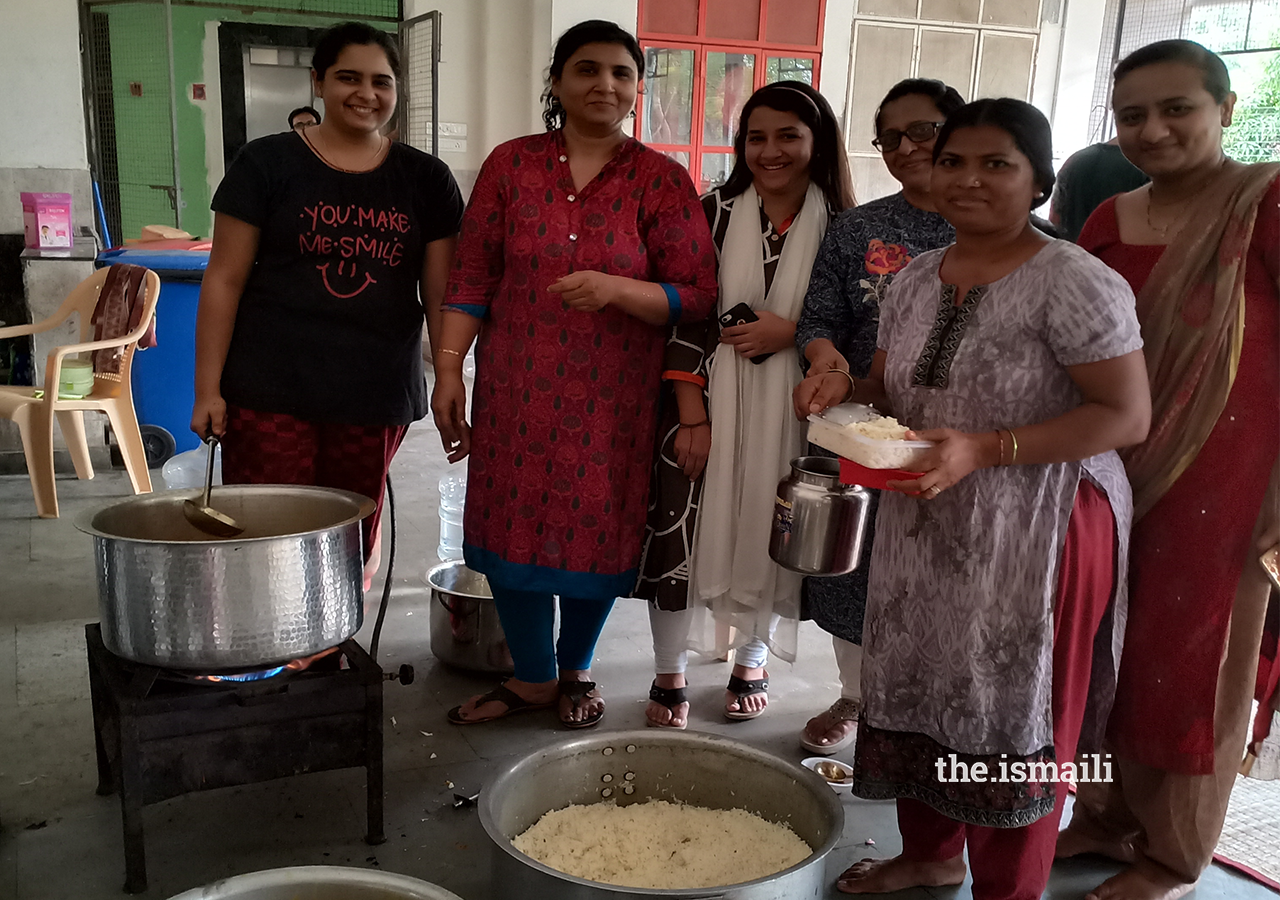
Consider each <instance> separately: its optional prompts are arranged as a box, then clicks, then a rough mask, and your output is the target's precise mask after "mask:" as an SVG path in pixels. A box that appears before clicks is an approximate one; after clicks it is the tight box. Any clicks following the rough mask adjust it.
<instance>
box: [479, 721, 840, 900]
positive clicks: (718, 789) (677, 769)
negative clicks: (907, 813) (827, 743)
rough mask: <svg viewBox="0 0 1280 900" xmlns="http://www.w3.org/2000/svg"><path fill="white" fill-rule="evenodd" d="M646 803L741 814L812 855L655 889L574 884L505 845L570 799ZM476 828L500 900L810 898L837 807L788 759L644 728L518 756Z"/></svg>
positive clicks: (484, 799) (816, 891)
mask: <svg viewBox="0 0 1280 900" xmlns="http://www.w3.org/2000/svg"><path fill="white" fill-rule="evenodd" d="M646 800H672V801H682V802H685V803H689V804H691V805H694V806H702V807H706V808H709V809H733V808H738V809H745V810H747V811H748V812H753V813H756V814H757V815H760V816H762V817H763V818H765V819H768V820H769V821H771V822H779V823H782V824H785V825H788V826H790V827H791V829H792V830H793V831H795V833H796V834H797V835H798V836H799V837H800V838H801V840H803V841H804V842H805V843H807V844H808V845H809V846H810V847H812V848H813V855H812V856H810V857H809V858H808V859H805V860H803V861H802V862H800V863H798V864H797V865H794V866H792V867H791V868H790V869H786V870H784V871H782V872H779V873H777V874H775V875H770V876H768V877H766V878H759V879H757V880H755V881H748V882H744V883H742V884H735V885H726V886H724V887H715V888H691V889H688V890H660V891H655V890H646V889H642V888H629V887H618V886H616V885H610V884H601V883H600V882H596V881H586V880H584V879H582V878H575V877H574V876H572V875H566V874H565V873H563V872H558V871H556V870H555V869H552V868H550V867H549V866H545V865H543V864H542V863H539V862H537V861H535V860H533V859H531V858H529V857H528V856H525V855H524V854H523V853H521V852H520V851H518V850H516V849H515V847H513V846H512V845H511V839H512V838H514V837H516V836H518V835H520V834H522V833H524V832H525V831H526V830H527V829H528V828H529V827H530V826H531V825H533V824H534V823H535V822H537V821H538V819H539V818H541V817H542V815H543V814H544V813H547V812H549V811H551V810H555V809H563V808H564V807H566V806H568V805H570V804H571V803H577V804H590V803H600V802H602V801H616V802H617V803H618V804H619V805H622V806H626V805H629V804H632V803H642V802H644V801H646ZM480 822H481V824H482V825H483V826H484V830H485V831H486V832H487V833H488V835H489V838H490V840H492V841H493V843H494V854H493V856H494V859H493V890H492V895H493V896H494V897H501V898H503V900H544V898H547V897H555V898H556V900H635V898H637V897H667V898H672V900H693V898H699V900H712V898H714V900H817V898H819V897H822V896H823V893H824V889H825V884H824V881H825V866H824V862H825V860H826V857H827V855H828V854H829V853H830V852H831V851H832V850H833V849H834V848H835V846H836V842H837V841H839V840H840V836H841V833H842V832H843V830H844V808H843V807H842V806H841V805H840V801H839V800H838V799H837V798H836V795H835V793H834V792H833V791H832V790H831V788H830V787H829V786H828V785H827V783H826V782H825V781H823V780H822V778H821V777H819V776H818V775H817V774H816V773H814V772H811V771H809V770H808V769H806V768H803V767H801V766H799V765H796V764H794V763H788V762H785V761H784V760H781V759H779V758H777V757H776V756H771V755H770V754H768V753H765V752H763V751H761V750H756V749H755V748H753V747H748V746H746V745H745V744H740V743H738V742H736V741H731V740H728V739H727V738H722V737H717V736H714V735H709V734H698V733H694V732H685V731H666V730H654V729H645V730H643V731H630V732H615V733H612V734H608V733H606V734H596V735H592V736H590V737H582V738H574V739H570V740H567V741H564V742H562V743H559V744H555V745H553V746H551V747H547V748H545V749H543V750H538V751H537V752H535V753H532V754H530V755H529V756H526V757H525V758H524V759H522V760H520V761H518V762H516V763H515V765H513V766H512V767H511V768H509V769H507V770H506V771H505V772H503V773H502V774H501V775H499V776H498V777H497V778H496V779H494V781H493V782H491V783H490V784H489V785H487V786H486V787H485V789H484V791H483V793H482V794H481V797H480Z"/></svg>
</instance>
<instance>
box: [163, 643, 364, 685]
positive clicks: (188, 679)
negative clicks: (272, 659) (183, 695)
mask: <svg viewBox="0 0 1280 900" xmlns="http://www.w3.org/2000/svg"><path fill="white" fill-rule="evenodd" d="M338 649H339V648H338V647H330V648H329V649H328V650H321V651H320V652H319V653H316V654H313V655H312V656H304V657H302V658H301V659H291V660H289V661H288V662H287V663H281V664H279V665H274V666H267V667H265V668H261V669H238V670H235V671H228V672H183V671H179V670H176V669H165V670H163V671H162V673H161V674H162V676H163V677H164V678H165V679H167V680H169V681H180V682H184V683H187V684H247V683H250V682H255V681H267V680H269V679H271V678H276V677H277V676H280V675H285V674H288V673H292V672H304V671H306V670H308V669H311V668H312V667H315V669H316V670H324V671H334V670H337V669H339V668H341V667H342V655H341V654H340V653H338ZM321 660H325V662H324V663H323V664H321V662H320V661H321Z"/></svg>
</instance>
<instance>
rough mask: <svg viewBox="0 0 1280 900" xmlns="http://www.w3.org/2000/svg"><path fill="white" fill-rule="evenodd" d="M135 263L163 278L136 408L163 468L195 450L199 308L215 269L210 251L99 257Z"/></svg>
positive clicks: (136, 361) (138, 366)
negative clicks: (208, 270)
mask: <svg viewBox="0 0 1280 900" xmlns="http://www.w3.org/2000/svg"><path fill="white" fill-rule="evenodd" d="M113 263H132V264H133V265H135V266H146V267H147V268H148V269H151V270H152V271H153V272H155V273H156V274H157V275H159V276H160V299H159V301H158V303H157V305H156V345H155V346H154V347H152V348H150V349H149V350H143V351H140V352H139V353H136V354H135V355H134V357H133V405H134V408H135V409H136V410H137V413H138V423H139V424H140V425H141V426H142V431H143V441H144V443H145V444H146V446H147V463H148V465H151V466H158V465H161V464H162V463H164V461H165V460H166V459H168V458H169V457H170V456H172V455H173V454H174V453H181V452H183V451H185V450H194V449H195V448H196V447H198V446H200V439H199V438H197V437H196V436H195V434H193V433H192V431H191V407H192V406H193V405H194V404H195V400H196V387H195V379H196V305H197V302H198V301H199V299H200V282H201V281H202V280H203V278H204V270H205V267H206V266H207V265H208V264H209V254H208V252H207V251H199V250H145V249H132V248H124V249H120V250H107V251H104V252H103V253H100V254H98V265H99V266H109V265H111V264H113Z"/></svg>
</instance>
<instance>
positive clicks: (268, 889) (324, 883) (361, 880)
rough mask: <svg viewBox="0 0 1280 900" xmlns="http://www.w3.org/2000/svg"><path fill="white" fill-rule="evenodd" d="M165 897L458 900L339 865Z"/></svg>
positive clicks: (271, 873) (253, 875)
mask: <svg viewBox="0 0 1280 900" xmlns="http://www.w3.org/2000/svg"><path fill="white" fill-rule="evenodd" d="M169 900H462V898H461V897H459V896H458V895H457V894H454V893H451V892H449V891H446V890H445V889H444V888H441V887H436V886H435V885H434V884H428V883H427V882H425V881H419V880H418V879H416V878H410V877H409V876H407V875H396V874H395V873H393V872H378V871H375V870H371V869H351V868H345V867H343V866H291V867H289V868H287V869H269V870H267V871H265V872H250V873H249V874H247V875H236V876H235V877H234V878H224V879H222V880H221V881H215V882H214V883H213V884H206V885H205V886H204V887H198V888H193V889H191V890H189V891H185V892H183V893H181V894H178V895H176V896H174V897H170V898H169Z"/></svg>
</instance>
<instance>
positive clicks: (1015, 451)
mask: <svg viewBox="0 0 1280 900" xmlns="http://www.w3.org/2000/svg"><path fill="white" fill-rule="evenodd" d="M1009 440H1010V441H1012V442H1013V456H1011V457H1009V465H1013V464H1014V463H1016V462H1017V461H1018V436H1017V435H1016V434H1014V433H1013V429H1012V428H1010V429H1009Z"/></svg>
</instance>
